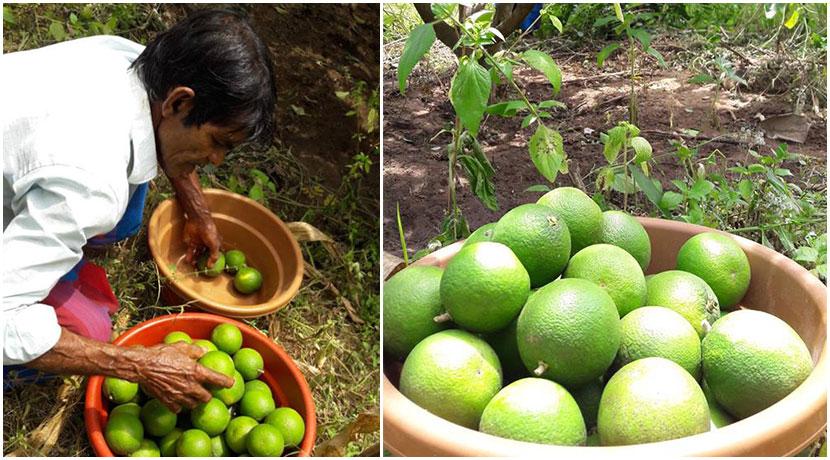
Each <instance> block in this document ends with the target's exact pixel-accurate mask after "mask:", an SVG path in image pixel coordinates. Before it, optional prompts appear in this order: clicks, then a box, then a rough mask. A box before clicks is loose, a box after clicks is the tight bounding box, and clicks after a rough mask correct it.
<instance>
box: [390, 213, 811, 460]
mask: <svg viewBox="0 0 830 460" xmlns="http://www.w3.org/2000/svg"><path fill="white" fill-rule="evenodd" d="M638 219H639V221H640V222H641V223H642V224H643V226H644V227H645V229H646V231H647V232H648V234H649V237H650V238H651V244H652V259H651V265H650V266H649V267H648V270H646V273H647V274H650V273H657V272H661V271H664V270H670V269H673V268H674V267H675V259H676V257H677V252H678V251H679V250H680V246H682V245H683V243H684V242H686V240H687V239H689V238H690V237H691V236H693V235H695V234H697V233H701V232H707V231H712V229H709V228H706V227H701V226H697V225H690V224H684V223H681V222H674V221H668V220H662V219H651V218H638ZM730 236H732V235H730ZM732 238H734V239H735V241H737V243H738V244H739V245H740V246H741V248H743V250H744V251H745V252H746V254H747V256H748V258H749V263H750V265H751V267H752V281H751V284H750V286H749V291H748V292H747V294H746V296H745V297H744V299H743V300H742V302H741V307H742V308H752V309H756V310H763V311H766V312H768V313H771V314H773V315H775V316H777V317H779V318H781V319H783V320H784V321H786V322H787V323H788V324H789V325H790V326H792V327H793V328H794V329H795V330H796V331H797V332H798V334H799V335H800V336H801V338H802V339H803V340H804V342H805V343H806V344H807V348H808V349H809V350H810V353H811V354H812V357H813V362H814V363H815V368H814V370H813V373H812V374H810V376H809V377H808V378H807V380H805V381H804V383H802V384H801V386H799V387H798V388H796V389H795V391H793V392H792V393H790V394H789V395H788V396H787V397H785V398H784V399H782V400H781V401H779V402H777V403H776V404H774V405H772V406H771V407H769V408H767V409H765V410H763V411H761V412H759V413H757V414H755V415H753V416H751V417H748V418H746V419H743V420H740V421H738V422H735V423H733V424H731V425H727V426H725V427H723V428H720V429H718V430H715V431H710V432H708V433H702V434H699V435H695V436H689V437H685V438H680V439H674V440H671V441H663V442H656V443H651V444H640V445H636V446H624V447H561V446H547V445H543V444H532V443H526V442H520V441H513V440H509V439H504V438H499V437H495V436H490V435H487V434H484V433H480V432H478V431H474V430H470V429H467V428H464V427H461V426H459V425H456V424H454V423H451V422H448V421H446V420H444V419H442V418H440V417H437V416H435V415H432V414H431V413H429V412H427V411H426V410H424V409H421V408H420V407H418V406H417V405H415V403H413V402H412V401H410V400H409V399H407V398H406V397H405V396H404V395H402V394H401V393H400V392H399V391H398V389H397V388H396V386H395V384H393V383H392V382H397V380H398V378H399V373H400V367H401V364H400V362H389V361H387V362H384V378H383V428H384V443H385V446H386V449H388V450H389V451H390V452H391V453H392V454H394V455H406V456H476V457H488V456H512V457H518V456H528V457H537V458H572V457H586V456H591V457H594V456H598V455H602V456H605V455H614V456H625V457H628V458H639V457H641V456H657V455H659V456H671V457H678V456H723V457H738V456H759V457H760V456H783V455H795V454H797V453H798V452H800V451H801V450H802V449H804V448H805V447H806V446H807V445H808V444H810V443H811V442H813V441H814V440H815V439H817V438H818V437H819V436H820V435H821V434H822V432H823V431H824V428H825V427H826V425H827V353H826V348H827V345H826V342H827V306H826V304H827V289H826V287H825V286H824V285H823V284H822V283H821V282H820V281H819V280H818V279H816V278H815V277H814V276H813V275H811V274H810V273H809V272H808V271H807V270H805V269H804V268H803V267H801V266H800V265H798V264H797V263H795V262H794V261H792V260H790V259H788V258H786V257H784V256H783V255H781V254H779V253H777V252H775V251H773V250H771V249H769V248H766V247H764V246H762V245H760V244H757V243H754V242H752V241H749V240H747V239H745V238H741V237H736V236H732ZM460 247H461V244H460V243H455V244H453V245H451V246H447V247H446V248H444V249H441V250H439V251H436V252H435V253H433V254H431V255H429V256H427V257H425V258H423V259H421V260H419V261H418V262H416V263H417V264H426V265H437V266H444V265H446V263H447V262H448V261H449V260H450V259H451V258H452V257H453V256H454V255H455V254H456V253H457V252H458V250H459V249H460Z"/></svg>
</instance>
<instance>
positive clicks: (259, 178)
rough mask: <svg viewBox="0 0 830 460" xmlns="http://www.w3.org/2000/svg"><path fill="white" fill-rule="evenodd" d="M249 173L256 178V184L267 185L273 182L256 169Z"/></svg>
mask: <svg viewBox="0 0 830 460" xmlns="http://www.w3.org/2000/svg"><path fill="white" fill-rule="evenodd" d="M248 173H249V174H250V175H251V177H253V178H254V181H255V182H259V183H261V184H265V183H268V182H270V181H271V179H270V178H269V177H268V175H267V174H265V173H264V172H262V171H260V170H259V169H256V168H251V169H250V170H249V171H248Z"/></svg>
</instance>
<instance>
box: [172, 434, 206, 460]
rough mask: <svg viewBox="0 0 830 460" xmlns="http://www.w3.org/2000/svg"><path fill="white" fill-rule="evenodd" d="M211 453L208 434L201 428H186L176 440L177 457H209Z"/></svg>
mask: <svg viewBox="0 0 830 460" xmlns="http://www.w3.org/2000/svg"><path fill="white" fill-rule="evenodd" d="M212 453H213V449H212V445H211V442H210V436H208V435H207V433H205V432H204V431H202V430H197V429H191V430H187V431H185V432H184V433H182V435H181V436H180V437H179V440H178V441H177V442H176V455H177V456H178V457H210V455H211V454H212Z"/></svg>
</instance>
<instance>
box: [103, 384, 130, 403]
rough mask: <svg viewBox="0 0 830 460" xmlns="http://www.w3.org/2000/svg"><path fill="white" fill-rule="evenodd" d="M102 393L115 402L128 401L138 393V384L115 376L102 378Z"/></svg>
mask: <svg viewBox="0 0 830 460" xmlns="http://www.w3.org/2000/svg"><path fill="white" fill-rule="evenodd" d="M104 394H105V395H106V396H107V399H109V400H110V401H111V402H113V403H115V404H124V403H127V402H130V401H131V400H132V399H133V398H135V397H136V396H137V395H138V384H137V383H133V382H128V381H126V380H123V379H119V378H116V377H107V378H105V379H104Z"/></svg>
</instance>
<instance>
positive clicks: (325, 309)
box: [3, 4, 380, 456]
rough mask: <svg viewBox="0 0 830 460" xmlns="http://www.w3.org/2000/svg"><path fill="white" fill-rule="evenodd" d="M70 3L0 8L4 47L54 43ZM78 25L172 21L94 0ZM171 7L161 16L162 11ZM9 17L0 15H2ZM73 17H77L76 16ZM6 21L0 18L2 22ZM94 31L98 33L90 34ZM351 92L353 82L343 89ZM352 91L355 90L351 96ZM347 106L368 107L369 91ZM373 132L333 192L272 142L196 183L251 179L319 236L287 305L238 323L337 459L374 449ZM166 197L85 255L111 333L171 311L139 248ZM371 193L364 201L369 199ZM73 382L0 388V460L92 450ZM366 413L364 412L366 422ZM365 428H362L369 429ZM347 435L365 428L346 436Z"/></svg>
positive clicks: (157, 187)
mask: <svg viewBox="0 0 830 460" xmlns="http://www.w3.org/2000/svg"><path fill="white" fill-rule="evenodd" d="M78 8H82V7H81V6H78V5H60V4H58V5H7V6H6V7H4V26H5V32H4V39H5V40H4V51H5V52H10V51H17V50H20V49H30V48H36V47H39V46H44V45H47V44H49V43H52V42H54V41H55V37H54V36H53V34H51V33H50V32H49V31H48V27H49V25H50V24H51V23H53V22H61V23H62V24H64V25H65V26H68V25H69V24H70V22H69V19H68V18H69V15H70V14H72V13H73V12H77V11H76V10H77V9H78ZM90 8H91V16H90V19H88V20H87V19H84V21H86V23H85V24H87V25H85V26H84V28H82V27H80V26H78V27H76V28H75V29H74V30H77V31H78V32H71V31H70V30H69V29H68V28H66V29H65V31H66V32H67V33H68V34H70V35H69V38H75V37H77V36H84V35H88V34H93V33H95V31H94V30H92V29H95V28H96V27H98V26H95V25H89V24H93V23H98V24H112V23H110V22H109V21H110V20H111V18H112V17H116V18H117V19H116V21H115V23H114V28H113V30H112V32H113V33H117V34H121V35H124V36H127V37H129V38H131V39H134V40H137V41H142V42H143V41H145V40H146V37H147V36H148V34H150V32H153V31H156V30H163V29H164V28H166V27H168V26H169V25H171V24H172V23H174V22H175V18H176V17H175V11H174V9H173V8H172V6H171V9H169V10H168V9H166V8H165V7H164V6H159V5H95V6H91V7H90ZM171 11H172V12H171ZM9 13H11V14H9ZM76 15H79V14H76ZM10 18H11V21H10ZM95 30H98V29H95ZM354 85H355V87H360V85H361V83H360V82H354ZM358 93H360V94H362V93H363V91H355V92H354V94H358ZM357 99H360V98H356V100H354V101H352V102H353V103H354V104H355V105H358V104H364V105H366V104H369V105H372V106H374V107H375V109H376V105H377V98H376V97H374V98H373V97H372V95H371V94H367V95H365V96H364V97H363V98H362V100H357ZM377 134H378V133H377V130H376V129H374V130H372V129H371V128H370V129H369V130H368V132H358V133H355V136H356V137H357V138H359V139H361V140H362V142H361V143H360V144H361V145H363V146H364V147H365V149H366V150H367V151H368V153H367V152H363V151H361V152H354V153H355V160H354V163H353V164H351V165H349V167H348V168H347V169H346V170H344V171H343V174H342V181H341V184H340V186H339V187H338V188H337V189H336V190H331V189H328V188H327V187H326V186H325V185H323V183H322V182H321V179H319V178H318V177H316V176H315V175H314V174H313V173H312V172H310V171H308V170H306V168H305V167H304V166H303V165H302V164H300V163H299V162H298V161H297V160H296V159H295V158H294V156H293V155H292V153H291V151H290V149H289V148H287V147H285V146H283V145H281V144H280V143H279V141H278V140H275V142H274V145H272V146H271V148H269V149H268V150H265V151H249V150H245V151H237V152H232V153H231V154H229V155H228V157H227V158H226V160H225V162H224V164H223V165H222V166H220V167H206V168H204V170H203V171H202V174H201V177H202V181H203V185H205V186H209V187H216V188H223V189H233V190H234V191H237V192H239V193H242V194H249V193H250V192H251V188H253V187H254V186H255V185H256V184H257V183H260V184H261V185H262V182H263V177H262V176H259V175H258V173H256V172H254V171H260V172H261V173H263V174H264V175H265V179H264V181H265V182H266V183H267V182H270V183H272V184H273V190H271V188H269V187H268V186H265V187H263V188H262V190H264V192H263V193H262V195H261V196H260V195H256V197H257V198H258V200H259V201H260V202H261V203H263V204H264V205H266V206H267V207H268V208H269V209H271V210H272V211H273V212H274V213H275V214H277V215H278V216H279V217H280V218H281V219H282V220H284V221H285V222H292V221H302V222H305V223H307V224H310V225H312V226H314V228H316V229H317V230H319V232H318V233H316V234H311V235H312V236H314V235H317V238H312V239H324V240H328V241H310V240H309V241H302V238H298V239H300V240H301V243H300V245H301V248H302V252H303V255H304V258H305V261H306V274H305V277H304V279H303V284H302V286H301V288H300V291H299V292H298V294H297V296H296V297H295V298H294V300H293V301H292V302H291V303H290V304H289V305H288V306H286V307H285V308H283V309H282V310H281V311H279V312H277V313H274V314H271V315H267V316H264V317H260V318H257V319H254V320H246V321H245V322H246V323H248V324H250V325H251V326H253V327H256V328H258V329H260V330H261V331H263V332H265V333H266V334H268V335H269V337H271V338H272V339H274V341H275V342H277V343H278V344H279V345H280V346H282V347H283V348H284V349H285V350H286V351H287V352H288V354H289V355H290V356H291V357H292V358H293V359H294V360H295V362H296V363H297V365H298V367H299V368H300V370H301V372H302V373H303V375H304V376H305V378H306V380H307V381H308V384H309V386H310V388H311V390H312V395H313V399H314V403H315V405H316V415H317V424H318V434H317V446H320V445H321V444H323V443H326V442H327V441H330V440H332V438H335V437H337V435H338V434H340V433H344V436H339V437H337V438H336V440H335V441H332V442H329V443H328V447H330V448H334V449H336V450H335V452H337V453H338V455H358V454H360V453H362V452H364V451H367V449H369V450H370V451H371V450H372V449H377V445H378V444H379V442H380V434H379V428H377V427H375V426H371V427H369V429H365V427H364V429H362V430H354V429H353V424H355V423H361V421H362V420H363V419H364V418H365V417H361V415H363V414H370V415H374V417H375V419H376V418H377V416H378V414H379V394H378V393H379V388H380V377H379V376H380V374H379V363H380V332H379V311H380V300H379V260H380V258H379V249H378V232H379V222H378V217H377V216H378V201H377V198H376V197H373V194H369V193H366V192H367V190H366V186H365V185H364V184H363V183H364V181H366V178H367V177H368V175H369V174H377V168H376V167H375V168H372V165H373V164H376V163H378V161H377V160H378V156H379V153H378V152H379V150H378V148H377V146H378V142H379V140H378V135H377ZM171 196H172V189H171V186H170V184H169V182H168V181H167V180H166V179H165V178H163V177H162V176H159V178H157V179H156V180H155V181H153V183H152V184H151V187H150V192H149V194H148V198H147V203H146V206H145V213H146V214H145V226H144V227H143V228H142V229H141V231H140V233H139V234H138V235H137V236H135V237H133V238H131V239H128V240H126V241H123V242H121V243H118V244H116V245H113V246H111V247H108V248H107V249H106V250H104V251H99V252H96V253H94V254H93V253H90V254H89V257H90V260H92V261H93V262H95V263H97V264H99V265H101V266H102V267H104V268H105V269H106V271H107V275H108V278H109V281H110V284H111V285H112V287H113V291H114V292H115V294H116V296H117V297H118V299H119V302H120V309H119V311H118V312H117V314H116V315H115V317H114V318H113V324H114V332H115V334H116V335H117V334H120V333H122V332H123V331H125V330H126V329H128V328H130V327H132V326H134V325H136V324H138V323H140V322H142V321H144V320H147V319H150V318H153V317H156V316H159V315H164V314H168V313H175V312H179V311H181V310H182V307H181V306H178V305H165V304H164V303H163V301H162V300H161V286H162V280H161V279H160V274H159V272H158V270H157V268H156V266H155V264H154V263H153V261H152V257H151V255H150V252H149V248H148V246H147V233H146V231H147V229H146V221H147V220H148V219H149V214H150V213H151V212H152V210H153V209H154V208H155V207H156V206H157V205H158V204H159V203H160V202H161V201H163V200H164V199H167V198H169V197H171ZM375 196H376V195H375ZM84 383H85V379H84V378H82V377H65V378H58V379H54V380H51V381H48V382H46V383H42V384H39V385H23V386H20V387H18V388H14V389H12V390H9V391H4V393H3V400H4V401H3V433H4V434H3V441H4V446H3V453H4V455H8V456H12V455H18V456H22V455H25V456H89V455H94V453H93V452H92V450H91V447H90V445H89V442H88V440H87V436H86V429H85V426H84V422H83V397H84V391H85V386H84ZM370 418H371V417H370ZM372 428H374V429H372ZM352 431H358V432H359V431H367V433H358V434H352Z"/></svg>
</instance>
